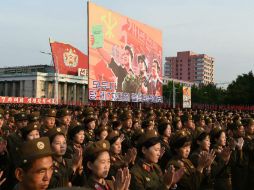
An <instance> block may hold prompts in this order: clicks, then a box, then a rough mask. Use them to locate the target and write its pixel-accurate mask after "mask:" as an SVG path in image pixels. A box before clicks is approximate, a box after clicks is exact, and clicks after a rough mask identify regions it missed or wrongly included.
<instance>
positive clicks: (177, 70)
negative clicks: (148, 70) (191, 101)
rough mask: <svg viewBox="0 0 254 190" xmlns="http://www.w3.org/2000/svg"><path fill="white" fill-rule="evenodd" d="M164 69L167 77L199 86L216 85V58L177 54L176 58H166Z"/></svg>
mask: <svg viewBox="0 0 254 190" xmlns="http://www.w3.org/2000/svg"><path fill="white" fill-rule="evenodd" d="M164 68H165V69H164V76H165V77H169V78H173V79H178V80H183V81H189V82H194V83H197V84H201V83H202V84H209V83H214V58H212V57H209V56H208V55H206V54H196V53H194V52H191V51H184V52H177V56H176V57H166V62H165V67H164ZM166 68H167V69H166Z"/></svg>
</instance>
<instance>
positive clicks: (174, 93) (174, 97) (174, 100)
mask: <svg viewBox="0 0 254 190" xmlns="http://www.w3.org/2000/svg"><path fill="white" fill-rule="evenodd" d="M172 82H173V108H174V109H175V108H176V92H175V84H174V80H172Z"/></svg>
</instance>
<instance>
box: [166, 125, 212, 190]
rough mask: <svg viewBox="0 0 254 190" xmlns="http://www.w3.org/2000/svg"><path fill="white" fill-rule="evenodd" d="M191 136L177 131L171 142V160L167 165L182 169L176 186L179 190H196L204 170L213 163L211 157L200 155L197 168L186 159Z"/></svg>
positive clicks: (205, 154)
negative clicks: (181, 174) (181, 175)
mask: <svg viewBox="0 0 254 190" xmlns="http://www.w3.org/2000/svg"><path fill="white" fill-rule="evenodd" d="M191 143H192V139H191V135H190V133H189V132H188V131H187V130H179V131H177V132H176V133H175V135H174V136H173V138H172V140H171V148H172V151H173V154H174V156H173V158H172V159H171V160H170V161H169V163H168V168H169V166H170V165H173V166H174V167H175V168H184V175H183V177H182V179H181V180H180V181H179V182H178V184H177V189H180V190H198V189H200V185H201V183H202V179H203V171H204V168H207V167H210V165H211V164H212V162H213V159H214V157H213V155H210V154H209V153H202V154H200V155H199V161H198V165H197V167H194V165H193V163H192V162H191V161H190V160H189V159H188V157H189V154H190V150H191Z"/></svg>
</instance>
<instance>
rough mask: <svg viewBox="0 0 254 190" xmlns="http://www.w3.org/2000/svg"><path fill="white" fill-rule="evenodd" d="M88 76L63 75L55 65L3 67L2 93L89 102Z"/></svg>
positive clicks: (61, 100) (69, 101) (1, 69)
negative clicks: (55, 70) (56, 70)
mask: <svg viewBox="0 0 254 190" xmlns="http://www.w3.org/2000/svg"><path fill="white" fill-rule="evenodd" d="M87 84H88V78H87V76H73V75H64V74H58V73H55V72H54V68H53V66H49V65H34V66H22V67H9V68H0V96H12V97H33V98H55V99H57V100H58V102H60V103H86V102H87V94H88V88H87Z"/></svg>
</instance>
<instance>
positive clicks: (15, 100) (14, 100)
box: [0, 96, 57, 104]
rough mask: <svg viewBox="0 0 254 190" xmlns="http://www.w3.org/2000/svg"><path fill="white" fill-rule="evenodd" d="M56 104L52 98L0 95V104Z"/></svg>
mask: <svg viewBox="0 0 254 190" xmlns="http://www.w3.org/2000/svg"><path fill="white" fill-rule="evenodd" d="M1 103H2V104H57V101H56V100H55V99H52V98H30V97H8V96H0V104H1Z"/></svg>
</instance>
